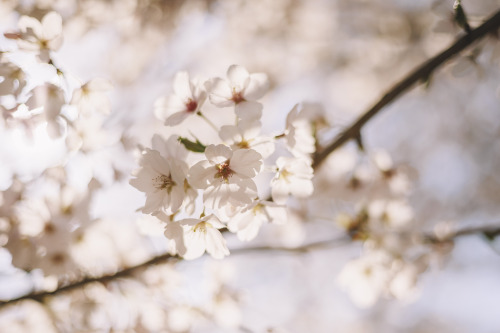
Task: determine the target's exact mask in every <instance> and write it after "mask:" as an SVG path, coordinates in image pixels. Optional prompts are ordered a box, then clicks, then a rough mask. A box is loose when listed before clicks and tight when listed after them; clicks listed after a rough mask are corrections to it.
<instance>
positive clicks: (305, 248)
mask: <svg viewBox="0 0 500 333" xmlns="http://www.w3.org/2000/svg"><path fill="white" fill-rule="evenodd" d="M478 233H481V234H484V235H487V236H488V235H489V236H490V237H491V236H493V237H496V236H498V235H500V226H482V227H472V228H464V229H460V230H457V231H455V232H452V233H450V234H449V235H447V236H446V237H444V238H438V237H436V236H435V235H428V236H425V237H424V238H425V239H426V240H427V241H428V242H430V243H439V242H445V241H446V242H447V241H451V240H453V239H455V238H457V237H461V236H466V235H472V234H478ZM350 241H351V238H350V237H348V236H347V235H346V236H342V237H337V238H332V239H328V240H322V241H317V242H312V243H309V244H305V245H302V246H299V247H293V248H289V247H272V246H255V247H243V248H238V249H232V250H231V253H232V254H246V253H251V252H274V251H277V252H286V253H298V254H302V253H307V252H309V251H312V250H318V249H323V248H328V247H332V246H340V245H344V244H347V243H349V242H350ZM179 259H181V258H180V257H177V256H172V255H170V254H162V255H158V256H156V257H154V258H152V259H150V260H148V261H146V262H143V263H141V264H138V265H135V266H130V267H128V268H124V269H122V270H119V271H117V272H114V273H110V274H107V275H102V276H98V277H87V278H84V279H83V280H80V281H77V282H74V283H70V284H68V285H65V286H62V287H59V288H57V289H56V290H54V291H46V292H38V293H36V292H35V293H31V294H27V295H24V296H21V297H18V298H13V299H10V300H8V301H3V302H0V308H2V307H4V306H6V305H9V304H14V303H17V302H19V301H22V300H28V299H30V300H35V301H38V302H43V300H44V299H45V298H46V297H49V296H56V295H58V294H61V293H64V292H67V291H71V290H75V289H78V288H80V287H83V286H85V285H87V284H89V283H93V282H98V283H106V282H110V281H113V280H116V279H118V278H121V277H129V276H132V275H133V274H135V273H137V272H139V271H140V270H142V269H145V268H147V267H149V266H152V265H158V264H164V263H167V262H169V261H172V260H179Z"/></svg>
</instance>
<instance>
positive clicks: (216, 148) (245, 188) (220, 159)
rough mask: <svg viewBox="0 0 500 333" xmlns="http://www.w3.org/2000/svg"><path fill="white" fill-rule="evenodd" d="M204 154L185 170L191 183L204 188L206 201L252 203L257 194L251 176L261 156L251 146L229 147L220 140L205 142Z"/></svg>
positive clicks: (218, 204)
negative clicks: (212, 143) (203, 158)
mask: <svg viewBox="0 0 500 333" xmlns="http://www.w3.org/2000/svg"><path fill="white" fill-rule="evenodd" d="M205 156H206V158H207V159H206V160H203V161H200V162H198V163H196V164H195V165H193V166H192V167H191V169H190V170H189V174H188V180H189V183H190V184H191V186H193V187H194V188H197V189H202V190H204V193H203V194H204V198H203V199H204V201H205V204H206V205H207V206H209V207H212V208H221V207H222V206H223V205H225V204H226V203H231V204H233V205H234V206H241V205H244V204H249V203H251V202H252V199H253V198H255V197H256V195H257V186H256V185H255V183H254V181H253V180H252V178H253V177H255V176H256V175H257V173H259V172H260V169H261V166H262V156H261V155H260V154H259V153H258V152H256V151H255V150H253V149H237V150H232V149H231V148H229V147H228V146H225V145H221V144H219V145H209V146H207V148H206V150H205Z"/></svg>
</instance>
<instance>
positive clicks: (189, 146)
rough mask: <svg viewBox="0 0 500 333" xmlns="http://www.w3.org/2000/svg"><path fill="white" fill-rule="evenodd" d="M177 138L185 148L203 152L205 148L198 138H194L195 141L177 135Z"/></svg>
mask: <svg viewBox="0 0 500 333" xmlns="http://www.w3.org/2000/svg"><path fill="white" fill-rule="evenodd" d="M178 140H179V142H180V143H182V144H183V145H184V147H186V149H187V150H189V151H192V152H195V153H204V152H205V148H207V147H206V146H205V145H203V144H202V143H201V142H200V141H199V140H198V139H196V142H193V141H191V140H189V139H187V138H183V137H179V139H178Z"/></svg>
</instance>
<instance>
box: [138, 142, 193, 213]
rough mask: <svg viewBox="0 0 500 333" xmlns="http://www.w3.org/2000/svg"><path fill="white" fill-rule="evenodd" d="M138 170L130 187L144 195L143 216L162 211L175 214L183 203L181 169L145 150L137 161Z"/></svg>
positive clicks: (182, 175) (150, 150)
mask: <svg viewBox="0 0 500 333" xmlns="http://www.w3.org/2000/svg"><path fill="white" fill-rule="evenodd" d="M139 164H140V166H141V168H140V169H138V170H136V171H135V176H136V178H134V179H131V180H130V185H132V186H134V187H135V188H137V189H138V190H139V191H141V192H144V193H146V204H145V205H144V207H143V208H142V211H143V212H144V213H145V214H151V213H154V212H157V211H164V212H167V213H169V214H171V213H174V212H176V211H177V210H178V209H179V208H180V206H181V204H182V202H183V201H184V180H185V175H184V174H183V172H182V171H183V169H182V168H180V167H178V166H177V165H176V164H175V162H173V161H172V159H169V160H167V159H165V158H164V157H163V156H161V155H160V153H159V152H158V151H156V150H152V149H147V148H146V150H145V151H144V153H143V154H142V156H141V159H140V161H139Z"/></svg>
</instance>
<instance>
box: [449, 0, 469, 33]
mask: <svg viewBox="0 0 500 333" xmlns="http://www.w3.org/2000/svg"><path fill="white" fill-rule="evenodd" d="M453 10H454V11H455V22H457V24H458V25H459V26H460V27H461V28H463V29H464V30H465V32H467V33H469V32H470V31H471V28H470V25H469V22H467V15H465V11H464V8H463V7H462V3H461V1H460V0H455V3H454V4H453Z"/></svg>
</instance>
